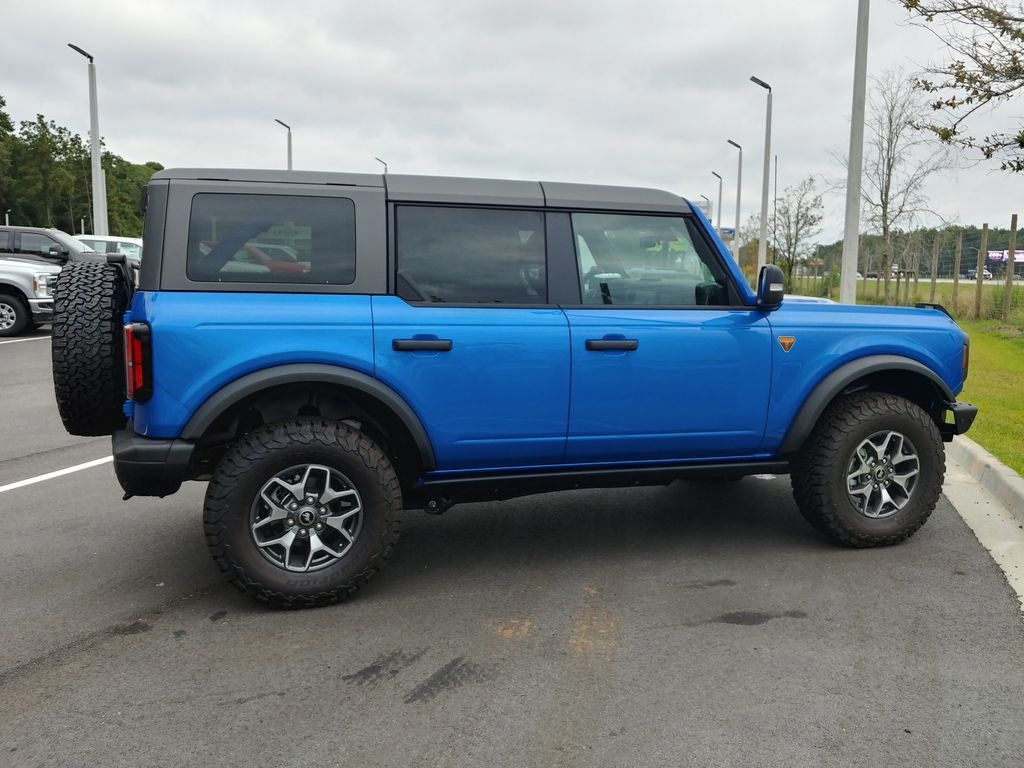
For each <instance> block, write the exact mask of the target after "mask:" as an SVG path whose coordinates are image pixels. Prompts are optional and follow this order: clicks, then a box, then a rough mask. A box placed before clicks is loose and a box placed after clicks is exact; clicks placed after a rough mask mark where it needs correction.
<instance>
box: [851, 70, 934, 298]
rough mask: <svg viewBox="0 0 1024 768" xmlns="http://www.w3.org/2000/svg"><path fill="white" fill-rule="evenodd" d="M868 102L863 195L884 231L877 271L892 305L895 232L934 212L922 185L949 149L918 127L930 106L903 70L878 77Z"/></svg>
mask: <svg viewBox="0 0 1024 768" xmlns="http://www.w3.org/2000/svg"><path fill="white" fill-rule="evenodd" d="M868 106H869V112H868V118H867V121H866V123H865V126H864V127H865V134H866V135H865V139H866V141H865V144H866V146H865V148H864V182H863V184H862V187H861V195H862V197H863V202H864V207H865V209H866V214H867V216H866V218H867V221H868V223H869V224H870V225H872V226H873V227H874V228H875V229H876V230H877V231H878V232H879V233H880V234H881V235H882V241H883V253H882V257H881V262H880V263H879V269H880V274H882V275H884V279H885V301H886V303H888V302H889V298H890V288H889V282H890V276H891V265H892V262H891V259H892V257H893V255H894V252H893V242H892V236H893V231H894V230H896V229H898V228H900V227H902V226H904V225H908V224H910V223H912V222H913V220H914V219H915V218H916V217H917V216H919V215H920V214H923V213H926V212H930V211H929V209H928V199H927V197H926V195H925V193H924V185H925V182H926V181H927V180H928V178H929V177H931V176H932V175H934V174H936V173H938V172H939V171H942V170H943V169H945V168H946V167H947V166H948V165H949V151H948V149H946V148H945V147H943V146H941V145H939V144H938V143H937V142H936V141H935V140H934V138H933V137H931V136H930V135H929V134H927V133H925V132H922V131H920V130H919V129H918V128H917V124H918V123H919V122H920V120H921V116H922V114H924V113H925V110H926V109H927V107H926V105H925V104H924V101H923V99H922V98H921V96H920V94H919V93H918V92H917V91H915V89H914V85H913V83H912V81H911V80H910V79H908V78H907V77H906V75H904V73H903V72H902V71H901V70H890V71H888V72H886V73H884V74H883V75H882V76H881V77H878V78H876V79H875V80H874V82H873V83H872V87H871V95H870V99H869V103H868Z"/></svg>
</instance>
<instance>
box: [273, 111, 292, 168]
mask: <svg viewBox="0 0 1024 768" xmlns="http://www.w3.org/2000/svg"><path fill="white" fill-rule="evenodd" d="M274 122H275V123H277V124H278V125H283V126H284V127H285V128H287V129H288V170H289V171H290V170H291V169H292V127H291V126H290V125H288V123H286V122H285V121H284V120H278V119H277V118H276V117H275V118H274Z"/></svg>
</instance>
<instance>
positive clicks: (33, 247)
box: [18, 232, 57, 256]
mask: <svg viewBox="0 0 1024 768" xmlns="http://www.w3.org/2000/svg"><path fill="white" fill-rule="evenodd" d="M55 245H57V241H56V240H53V239H52V238H49V237H47V236H46V235H40V234H39V233H38V232H22V233H21V247H20V248H19V249H18V250H19V251H20V252H21V253H31V254H33V255H35V256H49V255H50V248H52V247H53V246H55Z"/></svg>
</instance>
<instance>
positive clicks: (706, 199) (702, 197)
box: [700, 195, 711, 219]
mask: <svg viewBox="0 0 1024 768" xmlns="http://www.w3.org/2000/svg"><path fill="white" fill-rule="evenodd" d="M700 199H701V200H703V201H704V202H705V203H707V204H708V210H709V211H710V210H711V198H710V197H708V196H707V195H701V196H700ZM708 218H709V219H710V218H711V217H710V216H708Z"/></svg>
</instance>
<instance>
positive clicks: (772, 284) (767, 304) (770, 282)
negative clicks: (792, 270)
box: [757, 264, 786, 310]
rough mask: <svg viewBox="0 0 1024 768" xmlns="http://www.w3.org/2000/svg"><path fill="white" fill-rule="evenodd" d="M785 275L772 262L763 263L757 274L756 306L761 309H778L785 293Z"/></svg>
mask: <svg viewBox="0 0 1024 768" xmlns="http://www.w3.org/2000/svg"><path fill="white" fill-rule="evenodd" d="M785 286H786V276H785V274H783V272H782V270H781V269H779V267H777V266H775V265H774V264H765V265H764V266H763V267H761V273H760V274H759V275H758V276H757V306H758V307H760V308H761V309H767V310H772V309H778V308H779V307H780V306H781V305H782V297H783V295H784V293H785Z"/></svg>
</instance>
